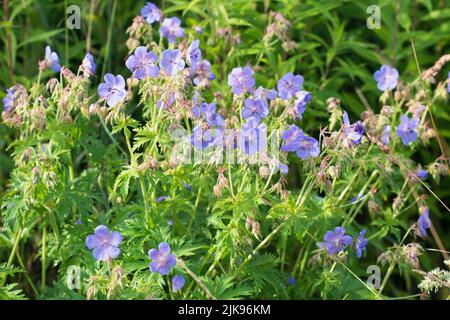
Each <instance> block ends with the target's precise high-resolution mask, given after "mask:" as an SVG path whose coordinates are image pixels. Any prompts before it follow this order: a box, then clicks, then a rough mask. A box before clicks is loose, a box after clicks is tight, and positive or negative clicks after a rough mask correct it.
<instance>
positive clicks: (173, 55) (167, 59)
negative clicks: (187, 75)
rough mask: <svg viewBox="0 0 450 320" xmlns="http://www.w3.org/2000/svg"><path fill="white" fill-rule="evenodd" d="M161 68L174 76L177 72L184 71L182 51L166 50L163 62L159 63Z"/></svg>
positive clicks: (162, 58) (163, 54)
mask: <svg viewBox="0 0 450 320" xmlns="http://www.w3.org/2000/svg"><path fill="white" fill-rule="evenodd" d="M159 66H160V67H161V69H163V70H164V71H165V72H166V73H167V74H168V75H173V74H175V73H176V72H177V71H181V70H183V69H184V66H185V62H184V60H183V58H182V55H181V53H180V51H178V50H177V49H175V50H164V51H163V53H162V57H161V61H159Z"/></svg>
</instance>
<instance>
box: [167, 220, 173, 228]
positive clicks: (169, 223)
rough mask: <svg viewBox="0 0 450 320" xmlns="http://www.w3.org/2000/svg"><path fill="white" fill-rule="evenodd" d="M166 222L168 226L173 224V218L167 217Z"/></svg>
mask: <svg viewBox="0 0 450 320" xmlns="http://www.w3.org/2000/svg"><path fill="white" fill-rule="evenodd" d="M167 224H168V225H169V227H172V226H173V219H169V220H168V221H167Z"/></svg>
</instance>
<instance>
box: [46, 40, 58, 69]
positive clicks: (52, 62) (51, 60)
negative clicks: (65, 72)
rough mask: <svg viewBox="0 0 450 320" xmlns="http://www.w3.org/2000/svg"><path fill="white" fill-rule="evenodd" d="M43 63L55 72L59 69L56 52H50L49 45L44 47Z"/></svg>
mask: <svg viewBox="0 0 450 320" xmlns="http://www.w3.org/2000/svg"><path fill="white" fill-rule="evenodd" d="M44 63H45V67H46V68H50V69H52V70H53V71H55V72H59V70H61V66H60V65H59V58H58V54H57V53H56V52H52V49H51V48H50V46H46V47H45V59H44Z"/></svg>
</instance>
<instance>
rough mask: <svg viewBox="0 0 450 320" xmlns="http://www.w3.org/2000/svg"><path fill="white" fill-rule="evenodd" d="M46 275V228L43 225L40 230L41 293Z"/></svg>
mask: <svg viewBox="0 0 450 320" xmlns="http://www.w3.org/2000/svg"><path fill="white" fill-rule="evenodd" d="M46 274H47V226H46V225H45V224H44V227H43V230H42V256H41V291H44V290H45V282H46Z"/></svg>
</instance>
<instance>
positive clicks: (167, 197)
mask: <svg viewBox="0 0 450 320" xmlns="http://www.w3.org/2000/svg"><path fill="white" fill-rule="evenodd" d="M169 198H170V197H169V196H161V197H159V198H156V200H155V201H156V202H158V203H159V202H163V201H166V200H167V199H169Z"/></svg>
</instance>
